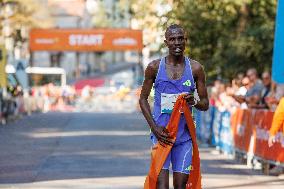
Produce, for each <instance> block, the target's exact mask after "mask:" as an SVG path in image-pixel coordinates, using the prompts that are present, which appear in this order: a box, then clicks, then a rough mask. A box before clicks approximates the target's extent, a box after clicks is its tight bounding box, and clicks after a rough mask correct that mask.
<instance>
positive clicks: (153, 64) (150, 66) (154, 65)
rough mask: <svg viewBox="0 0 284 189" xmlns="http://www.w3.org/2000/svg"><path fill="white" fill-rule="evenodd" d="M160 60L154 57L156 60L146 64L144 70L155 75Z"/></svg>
mask: <svg viewBox="0 0 284 189" xmlns="http://www.w3.org/2000/svg"><path fill="white" fill-rule="evenodd" d="M160 61H161V59H156V60H153V61H151V62H150V63H149V64H148V66H147V68H146V70H147V71H148V72H151V73H152V74H154V75H155V76H156V75H157V73H158V70H159V65H160Z"/></svg>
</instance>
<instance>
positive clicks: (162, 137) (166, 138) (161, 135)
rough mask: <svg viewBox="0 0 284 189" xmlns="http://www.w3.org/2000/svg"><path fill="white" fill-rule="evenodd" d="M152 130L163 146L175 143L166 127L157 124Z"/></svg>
mask: <svg viewBox="0 0 284 189" xmlns="http://www.w3.org/2000/svg"><path fill="white" fill-rule="evenodd" d="M152 132H153V133H154V135H155V136H156V138H157V140H158V141H159V143H160V144H161V145H162V146H164V147H165V146H166V145H173V144H174V141H173V140H172V137H171V136H170V134H169V132H168V130H167V129H166V128H164V127H158V126H156V127H155V128H154V129H152Z"/></svg>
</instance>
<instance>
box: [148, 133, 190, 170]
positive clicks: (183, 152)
mask: <svg viewBox="0 0 284 189" xmlns="http://www.w3.org/2000/svg"><path fill="white" fill-rule="evenodd" d="M154 138H155V137H151V140H152V143H153V145H155V144H157V140H156V139H154ZM191 160H192V141H191V140H188V141H185V142H181V143H178V144H176V143H175V144H174V145H173V147H172V149H171V151H170V153H169V155H168V157H167V159H166V161H165V163H164V166H163V168H162V169H166V170H169V168H170V164H172V170H173V172H178V173H184V174H189V172H190V169H191Z"/></svg>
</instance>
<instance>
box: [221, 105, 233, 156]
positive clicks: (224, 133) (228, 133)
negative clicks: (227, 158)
mask: <svg viewBox="0 0 284 189" xmlns="http://www.w3.org/2000/svg"><path fill="white" fill-rule="evenodd" d="M219 133H220V134H219V135H220V141H219V146H220V150H221V151H223V152H225V153H227V154H232V153H233V151H234V148H233V136H232V130H231V114H230V112H228V111H225V112H222V113H221V122H220V131H219Z"/></svg>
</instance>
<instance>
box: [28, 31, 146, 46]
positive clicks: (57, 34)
mask: <svg viewBox="0 0 284 189" xmlns="http://www.w3.org/2000/svg"><path fill="white" fill-rule="evenodd" d="M30 49H31V51H108V50H112V51H125V50H135V51H142V49H143V40H142V31H141V30H131V29H32V30H31V32H30Z"/></svg>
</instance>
